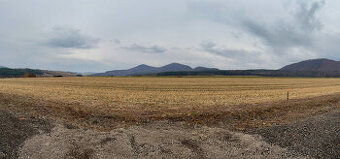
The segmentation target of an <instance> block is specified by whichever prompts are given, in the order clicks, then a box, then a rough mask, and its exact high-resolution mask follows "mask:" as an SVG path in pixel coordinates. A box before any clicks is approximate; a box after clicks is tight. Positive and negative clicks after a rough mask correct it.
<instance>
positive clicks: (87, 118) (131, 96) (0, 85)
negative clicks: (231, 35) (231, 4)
mask: <svg viewBox="0 0 340 159" xmlns="http://www.w3.org/2000/svg"><path fill="white" fill-rule="evenodd" d="M288 89H289V90H290V101H289V102H288V103H287V101H286V97H287V90H288ZM338 93H340V79H336V78H262V77H183V78H176V77H166V78H165V77H116V78H113V77H70V78H17V79H1V80H0V103H2V104H3V105H6V106H7V108H8V109H12V110H14V109H15V110H24V111H25V112H29V113H31V115H39V114H43V115H48V116H52V117H54V118H56V119H66V120H74V121H81V122H83V123H87V124H90V125H96V124H99V125H101V126H103V125H104V126H105V125H112V121H119V122H124V123H125V122H127V123H128V122H135V123H139V122H148V121H150V120H161V119H168V120H191V121H197V122H201V121H204V122H216V121H218V120H220V119H221V118H229V119H230V120H234V119H237V120H243V121H244V122H245V121H246V123H249V120H254V119H257V118H259V119H262V118H272V117H276V116H278V114H282V113H284V114H287V112H291V111H293V112H294V111H295V110H300V111H304V110H315V108H317V107H318V106H319V107H320V105H322V102H323V103H327V102H328V103H337V102H338V97H339V96H338ZM326 97H327V98H326ZM308 99H310V101H313V104H312V105H313V106H310V103H309V105H308ZM302 100H303V101H304V102H303V103H301V101H302ZM306 102H307V104H306ZM296 105H298V106H296ZM286 118H288V117H286ZM217 119H218V120H217ZM244 122H243V123H244ZM104 123H106V124H104Z"/></svg>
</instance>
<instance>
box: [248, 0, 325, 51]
mask: <svg viewBox="0 0 340 159" xmlns="http://www.w3.org/2000/svg"><path fill="white" fill-rule="evenodd" d="M323 4H324V1H317V2H313V3H312V4H308V3H303V2H301V3H299V7H298V8H297V10H296V11H295V14H294V19H295V20H294V21H283V20H281V21H277V22H276V23H274V24H273V25H269V26H268V25H266V24H264V23H261V22H260V21H254V20H250V19H245V20H244V22H243V25H244V26H243V27H245V28H246V30H247V31H248V32H250V33H251V34H253V35H256V36H258V37H260V38H262V39H263V40H264V41H265V42H266V43H267V44H268V45H269V46H270V47H272V48H274V50H275V51H278V50H285V49H289V48H290V47H306V48H308V47H309V46H311V45H313V41H314V40H315V39H314V35H313V34H314V33H315V32H316V31H317V30H319V29H320V28H321V26H322V24H321V22H320V21H319V20H318V19H317V18H316V13H317V11H318V10H320V8H321V7H322V6H323ZM281 52H282V51H281Z"/></svg>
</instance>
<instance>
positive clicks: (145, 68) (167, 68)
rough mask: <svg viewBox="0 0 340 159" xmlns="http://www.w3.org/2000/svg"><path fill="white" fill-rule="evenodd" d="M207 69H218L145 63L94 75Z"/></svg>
mask: <svg viewBox="0 0 340 159" xmlns="http://www.w3.org/2000/svg"><path fill="white" fill-rule="evenodd" d="M207 70H218V69H214V68H205V67H197V68H194V69H193V68H191V67H190V66H188V65H183V64H180V63H171V64H168V65H165V66H162V67H152V66H148V65H145V64H142V65H138V66H136V67H134V68H131V69H128V70H114V71H108V72H105V73H98V74H93V75H92V76H136V75H150V74H157V73H161V72H188V71H207Z"/></svg>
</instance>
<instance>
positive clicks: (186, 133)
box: [19, 122, 302, 159]
mask: <svg viewBox="0 0 340 159" xmlns="http://www.w3.org/2000/svg"><path fill="white" fill-rule="evenodd" d="M19 154H20V157H19V158H20V159H28V158H45V159H52V158H53V159H62V158H82V159H86V158H89V159H90V158H91V159H106V158H107V159H109V158H195V159H196V158H198V159H200V158H221V159H222V158H302V157H297V156H296V155H295V154H292V153H290V152H289V151H287V150H286V149H284V148H281V147H279V146H275V145H270V144H268V143H266V142H264V141H262V139H261V137H260V136H257V135H247V134H243V133H235V132H230V131H227V130H225V129H220V128H210V127H204V126H203V127H196V128H185V127H184V126H181V125H178V124H177V125H171V124H168V123H167V122H157V123H153V124H149V125H148V126H132V127H129V128H126V129H123V128H120V129H115V130H112V131H110V132H97V131H93V130H83V129H66V128H65V127H63V126H61V125H59V126H56V127H55V128H53V130H52V131H51V133H46V134H42V135H37V136H34V137H33V138H30V139H29V140H27V141H26V142H25V144H24V145H23V147H22V148H21V150H20V153H19Z"/></svg>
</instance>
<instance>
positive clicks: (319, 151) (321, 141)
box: [251, 108, 340, 159]
mask: <svg viewBox="0 0 340 159" xmlns="http://www.w3.org/2000/svg"><path fill="white" fill-rule="evenodd" d="M251 133H255V134H259V135H261V136H263V137H264V138H265V141H267V142H269V143H272V144H276V145H280V146H281V147H286V148H288V150H292V151H295V152H298V153H300V154H303V155H306V156H311V157H313V158H334V159H337V158H340V108H337V109H333V110H332V111H331V112H328V113H325V114H321V115H317V116H314V117H311V118H309V119H307V120H304V121H297V122H295V123H290V124H287V125H282V126H275V127H270V128H264V129H258V130H253V131H252V132H251Z"/></svg>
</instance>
